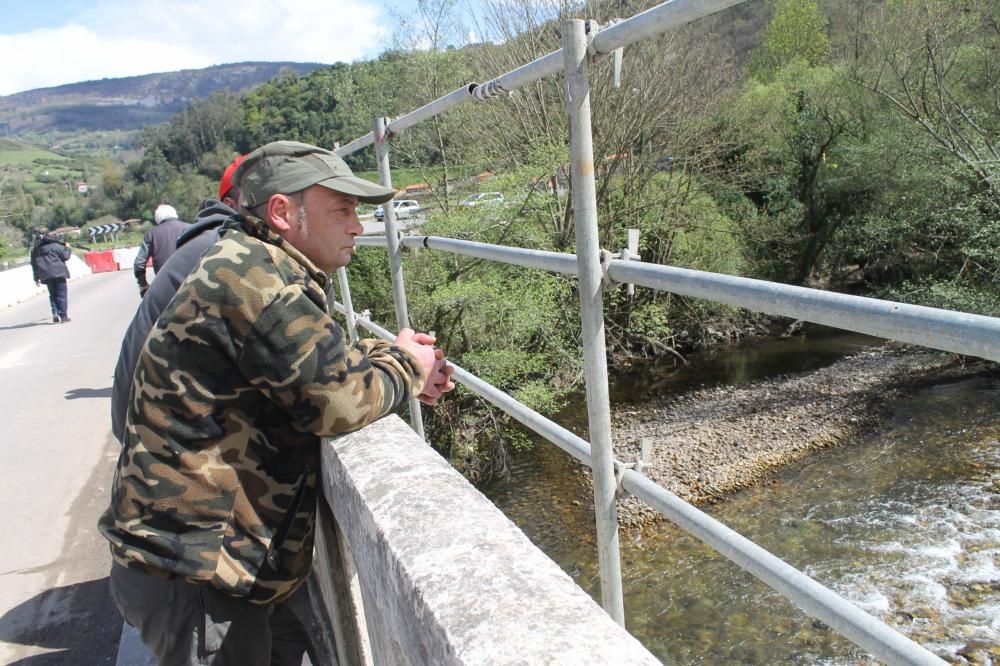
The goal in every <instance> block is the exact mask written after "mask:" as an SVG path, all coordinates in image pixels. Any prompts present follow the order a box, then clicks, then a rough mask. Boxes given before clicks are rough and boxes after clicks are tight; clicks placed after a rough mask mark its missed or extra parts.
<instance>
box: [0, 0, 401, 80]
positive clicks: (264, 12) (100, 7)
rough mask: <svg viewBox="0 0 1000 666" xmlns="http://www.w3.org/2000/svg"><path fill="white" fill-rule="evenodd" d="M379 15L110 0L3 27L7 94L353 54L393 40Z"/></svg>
mask: <svg viewBox="0 0 1000 666" xmlns="http://www.w3.org/2000/svg"><path fill="white" fill-rule="evenodd" d="M378 19H379V10H378V8H377V6H374V5H370V4H362V3H361V2H359V1H358V0H242V1H241V2H238V3H233V2H232V1H230V2H221V1H219V0H173V1H171V2H162V1H160V0H103V1H101V2H99V3H98V4H97V5H96V6H95V7H94V8H93V9H92V10H90V11H88V12H87V14H86V15H85V16H82V17H81V18H80V19H79V21H78V22H77V23H76V24H72V25H66V26H64V27H61V28H55V29H48V30H35V31H32V32H26V33H20V34H15V35H0V62H3V63H5V64H6V66H5V67H4V68H3V69H2V70H0V95H6V94H10V93H13V92H18V91H21V90H28V89H31V88H39V87H45V86H52V85H60V84H63V83H72V82H76V81H85V80H90V79H100V78H105V77H119V76H131V75H135V74H148V73H151V72H167V71H173V70H177V69H184V68H197V67H207V66H209V65H215V64H221V63H228V62H240V61H246V60H264V61H297V62H321V63H333V62H337V61H346V62H349V61H352V60H357V59H359V58H361V57H364V56H368V55H373V54H375V53H378V52H379V51H381V50H382V49H383V48H384V47H383V44H385V43H386V42H385V41H384V40H385V38H386V37H387V35H388V30H387V29H386V28H385V27H383V26H382V25H380V24H379V23H378ZM12 63H17V64H18V65H19V66H11V64H12Z"/></svg>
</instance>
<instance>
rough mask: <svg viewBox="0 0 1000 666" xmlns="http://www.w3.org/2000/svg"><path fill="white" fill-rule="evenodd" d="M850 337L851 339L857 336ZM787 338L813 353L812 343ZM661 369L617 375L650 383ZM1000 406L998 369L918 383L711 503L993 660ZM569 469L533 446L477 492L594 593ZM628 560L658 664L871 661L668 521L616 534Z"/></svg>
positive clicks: (932, 631) (814, 568)
mask: <svg viewBox="0 0 1000 666" xmlns="http://www.w3.org/2000/svg"><path fill="white" fill-rule="evenodd" d="M845 340H846V342H847V344H848V348H849V349H850V348H851V347H853V346H854V345H855V344H859V342H858V340H857V339H855V338H854V337H853V336H852V337H850V338H845ZM796 344H800V345H801V343H796ZM823 345H824V347H827V346H830V345H833V346H836V345H835V343H833V342H830V341H829V340H826V341H824V342H823ZM797 349H799V351H800V352H801V354H803V355H805V356H808V357H810V358H811V357H812V356H811V354H810V353H809V348H808V346H805V347H802V346H800V347H799V348H797ZM732 353H733V354H739V353H740V352H732ZM764 356H765V358H766V357H767V356H768V354H765V355H764ZM832 358H833V356H831V358H830V359H829V360H826V361H823V362H816V364H814V365H813V367H817V366H818V365H822V364H824V363H828V362H830V361H831V360H832ZM725 365H726V364H725V363H723V366H725ZM729 365H730V366H733V367H737V368H741V370H740V372H741V373H742V376H743V379H740V380H738V381H744V380H747V379H756V378H759V377H763V376H765V375H766V374H767V373H766V370H759V369H758V368H757V366H756V364H755V363H752V362H751V363H740V362H733V363H730V364H729ZM788 371H789V368H787V367H785V368H782V369H781V372H788ZM694 376H697V377H700V378H705V377H706V375H705V374H700V375H699V374H697V373H696V374H695V375H694ZM659 381H660V380H659V379H656V378H653V379H648V381H645V382H643V381H642V380H641V379H640V378H637V377H633V378H632V379H629V380H628V381H627V384H628V385H631V386H633V387H639V388H641V389H642V390H646V389H648V387H649V386H655V385H656V384H657V382H659ZM619 388H621V383H619ZM622 397H623V396H621V395H619V399H621V398H622ZM998 406H1000V381H998V380H996V379H995V378H990V377H980V378H973V379H968V380H963V381H960V382H955V383H950V384H944V385H939V386H935V387H932V388H928V389H924V390H922V391H920V392H918V393H917V394H916V395H914V396H912V397H910V398H908V399H906V400H905V401H902V402H900V403H899V404H898V405H897V407H896V409H895V411H894V414H893V417H892V419H891V420H890V422H888V423H886V424H883V426H882V428H881V429H880V431H879V432H877V433H875V434H872V435H869V436H866V437H864V438H861V439H859V440H857V441H853V442H850V443H848V444H847V445H845V446H843V447H840V448H836V449H832V450H828V451H825V452H822V453H820V454H818V455H816V456H813V457H812V458H810V459H809V460H807V461H805V462H803V463H800V464H798V465H796V466H794V467H792V468H790V469H787V470H785V471H783V472H782V473H781V474H780V475H779V476H778V477H777V478H776V479H775V480H774V482H773V483H772V484H769V485H767V486H763V487H760V488H755V489H751V490H749V491H745V492H742V493H740V494H738V495H736V496H734V497H733V498H732V499H730V500H728V501H726V502H724V503H721V504H719V505H716V506H714V507H709V508H708V512H709V513H711V514H712V515H713V516H715V517H716V518H718V519H719V520H721V521H722V522H723V523H725V524H727V525H729V526H730V527H731V528H733V529H735V530H736V531H738V532H740V533H741V534H743V535H744V536H746V537H748V538H750V539H751V540H753V541H755V542H757V543H758V544H760V545H761V546H763V547H764V548H766V549H768V550H769V551H771V552H772V553H774V554H775V555H777V556H779V557H781V558H782V559H784V560H786V561H787V562H789V563H790V564H792V565H794V566H796V567H797V568H799V569H801V570H803V571H805V572H806V573H807V574H809V575H810V576H812V577H813V578H815V579H816V580H818V581H819V582H821V583H823V584H824V585H827V586H829V587H831V588H833V589H834V590H835V591H836V592H838V593H839V594H841V595H843V596H845V597H847V598H848V599H850V600H852V601H854V602H855V603H857V604H858V605H860V606H861V607H862V608H864V609H865V610H867V611H868V612H870V613H872V614H873V615H875V616H877V617H879V618H880V619H882V620H883V621H885V622H887V623H888V624H890V625H892V626H894V627H896V628H897V629H899V630H900V631H902V632H904V633H905V634H907V635H908V636H910V637H911V638H913V639H915V640H917V641H918V642H920V643H921V644H923V645H924V646H926V647H927V648H928V649H930V650H932V651H933V652H935V653H937V654H938V655H940V656H941V657H943V658H945V659H946V660H948V661H951V662H953V663H969V662H972V663H1000V441H998V440H1000V410H998ZM579 473H580V472H579V467H578V466H577V465H576V463H575V462H574V461H573V460H572V459H571V458H570V457H569V456H568V455H565V454H563V453H562V452H561V451H559V450H558V449H556V448H555V447H554V446H553V445H550V444H548V443H541V444H539V445H538V446H536V448H535V450H534V451H533V452H531V453H529V454H525V455H522V456H520V457H519V458H518V459H517V461H516V464H515V468H514V471H513V476H512V478H511V479H510V480H509V481H506V482H502V483H496V484H494V485H493V486H492V487H491V488H489V489H488V490H487V494H489V495H490V496H491V497H492V498H493V500H494V501H495V502H496V503H497V504H498V506H500V508H501V509H502V510H503V511H504V512H505V513H507V515H508V516H510V517H511V519H512V520H514V522H516V523H517V524H518V525H519V526H520V527H521V528H522V529H523V530H524V531H525V532H526V533H527V534H528V536H529V537H530V538H531V539H532V540H533V541H534V542H535V543H536V544H538V545H539V547H541V548H542V549H543V550H544V551H545V552H546V553H548V554H549V556H550V557H552V558H553V559H554V560H555V561H556V562H558V563H559V564H560V566H562V567H563V568H564V570H566V571H567V572H568V573H569V574H570V575H572V576H574V577H575V578H576V580H577V582H578V583H579V584H580V585H581V586H582V587H583V588H584V589H586V590H587V591H589V592H590V593H591V594H592V595H593V596H595V598H598V597H599V583H598V572H597V563H596V549H595V546H594V543H593V536H592V533H593V526H592V515H593V512H592V510H591V507H590V506H588V500H587V499H586V496H585V494H584V492H582V490H581V488H582V484H581V480H580V476H579ZM622 567H623V574H624V580H623V583H624V591H625V610H626V623H627V625H628V628H629V630H630V631H631V632H632V633H633V634H634V635H635V636H636V637H637V638H639V640H641V641H642V642H643V643H644V644H645V645H646V646H647V647H648V648H649V649H650V650H651V651H652V652H653V653H655V654H656V655H657V656H658V657H660V658H661V659H663V660H664V661H665V662H674V663H703V664H715V663H746V664H777V663H789V664H814V663H823V664H855V663H866V662H867V661H868V659H867V657H866V656H865V655H864V654H863V653H862V652H861V651H860V650H859V649H858V648H856V647H854V646H853V645H852V644H851V643H850V642H849V641H847V640H846V639H843V638H840V637H839V636H837V635H836V634H834V633H833V632H832V631H830V630H829V629H828V628H827V627H826V626H824V625H823V624H822V623H820V622H818V621H815V620H813V619H812V618H811V617H809V616H807V615H806V614H804V613H803V612H801V611H799V610H798V609H797V608H795V607H794V606H792V604H791V603H790V602H788V601H785V600H784V598H783V597H781V596H780V595H778V594H777V593H775V592H773V591H771V590H770V588H768V587H767V586H765V585H764V584H763V583H760V582H757V581H756V579H754V578H753V577H751V576H750V575H748V574H746V573H744V572H743V571H742V570H741V569H739V568H738V567H737V566H736V565H734V564H732V563H730V562H729V561H728V560H725V559H724V558H722V557H721V556H719V555H716V554H715V553H714V552H713V551H712V550H711V549H709V548H708V547H706V546H703V545H702V544H701V543H700V542H698V541H697V540H695V539H693V538H692V537H689V536H687V535H686V534H685V533H683V532H682V531H680V530H679V529H677V528H675V527H673V526H672V525H670V524H667V523H663V524H660V525H658V526H656V527H655V528H653V529H650V530H647V531H646V532H645V533H644V534H643V536H642V537H641V538H637V537H635V536H633V535H629V534H624V533H623V535H622ZM991 660H992V661H991Z"/></svg>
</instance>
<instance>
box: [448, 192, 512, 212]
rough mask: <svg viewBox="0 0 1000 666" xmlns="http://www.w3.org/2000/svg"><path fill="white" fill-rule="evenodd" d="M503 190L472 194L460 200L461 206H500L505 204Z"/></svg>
mask: <svg viewBox="0 0 1000 666" xmlns="http://www.w3.org/2000/svg"><path fill="white" fill-rule="evenodd" d="M503 202H504V198H503V192H477V193H476V194H470V195H469V196H467V197H465V198H464V199H462V200H461V201H459V202H458V205H459V206H470V207H472V208H475V207H477V206H500V205H503Z"/></svg>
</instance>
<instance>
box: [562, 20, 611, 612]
mask: <svg viewBox="0 0 1000 666" xmlns="http://www.w3.org/2000/svg"><path fill="white" fill-rule="evenodd" d="M562 47H563V48H562V50H563V54H564V57H565V60H564V71H565V74H566V112H567V114H568V115H569V131H570V141H569V146H570V164H571V176H572V180H573V222H574V224H575V226H576V256H577V262H578V264H579V276H580V282H579V289H580V322H581V324H582V327H583V358H584V376H585V379H586V382H587V416H588V419H587V421H588V424H589V431H590V444H591V449H592V454H593V463H592V468H591V469H592V470H593V477H594V511H595V513H596V516H597V554H598V561H599V564H600V571H601V602H602V605H603V606H604V610H605V611H606V612H607V613H608V615H610V616H611V618H612V619H613V620H614V621H615V622H617V623H618V624H620V625H622V626H624V625H625V607H624V601H623V598H622V567H621V554H620V553H619V549H618V508H617V507H616V506H615V487H616V483H615V467H614V464H615V462H614V452H613V451H612V449H611V408H610V405H609V398H608V360H607V355H606V352H605V344H604V296H603V294H602V290H603V284H602V271H601V260H600V257H601V249H600V247H599V245H598V239H597V190H596V186H595V182H594V145H593V137H592V136H591V127H590V82H589V81H588V78H587V76H588V72H587V35H586V32H585V30H584V22H583V21H581V20H579V19H573V20H569V21H564V22H563V25H562Z"/></svg>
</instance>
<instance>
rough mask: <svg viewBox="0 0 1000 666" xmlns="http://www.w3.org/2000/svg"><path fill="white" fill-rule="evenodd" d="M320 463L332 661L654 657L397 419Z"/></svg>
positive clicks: (336, 448) (322, 576) (320, 572)
mask: <svg viewBox="0 0 1000 666" xmlns="http://www.w3.org/2000/svg"><path fill="white" fill-rule="evenodd" d="M323 468H324V475H325V485H324V492H325V494H326V499H327V502H328V504H329V509H331V510H332V515H331V513H330V512H328V511H325V509H326V507H324V511H321V514H320V515H321V518H322V517H323V516H325V517H326V518H325V520H324V521H323V522H324V525H323V528H322V529H321V531H320V539H319V540H318V547H317V558H316V576H315V578H316V583H317V584H318V587H319V588H321V593H320V594H314V595H313V596H314V599H318V600H319V605H320V606H323V609H322V611H323V612H324V613H325V614H326V615H327V616H328V617H329V619H330V622H331V624H332V631H331V633H333V634H335V635H336V636H337V639H338V646H337V648H336V650H337V652H338V656H339V659H338V661H342V662H345V663H362V664H380V665H381V664H392V665H396V664H407V665H409V664H434V665H435V666H437V665H441V664H573V665H574V666H579V665H581V664H609V663H620V664H658V663H660V662H659V661H657V660H656V658H655V657H654V656H653V655H652V654H650V653H649V652H648V651H647V650H646V649H645V648H644V647H643V646H642V645H641V644H640V643H639V642H638V641H637V640H635V639H634V638H633V637H632V636H631V635H629V634H628V633H627V632H626V631H625V630H624V629H623V628H622V627H620V626H619V625H617V624H616V623H614V622H613V621H612V620H611V619H610V618H609V617H608V615H607V614H605V612H604V611H603V610H602V609H601V608H600V606H598V605H597V604H596V603H595V602H594V601H593V600H592V599H591V598H590V597H589V596H588V595H587V594H586V593H585V592H584V591H583V590H581V589H580V588H579V587H578V586H577V585H576V584H575V583H574V582H573V580H572V579H571V578H570V577H569V576H568V575H566V574H565V573H564V572H563V571H562V570H561V569H560V568H559V567H558V566H557V565H556V564H555V563H554V562H552V561H551V560H550V559H548V557H546V556H545V555H544V554H543V553H542V552H541V551H539V550H538V549H537V548H536V547H535V546H534V545H533V544H532V543H531V542H530V541H529V540H528V538H527V537H525V535H524V534H523V533H522V532H521V530H520V529H518V528H517V527H516V526H515V525H514V524H513V523H511V522H510V521H509V520H508V519H507V518H506V517H505V516H504V515H503V514H502V513H501V512H500V511H499V510H498V509H497V508H496V507H495V506H493V504H492V503H491V502H490V501H489V500H487V499H486V498H485V497H483V495H482V494H480V493H479V492H478V491H477V490H476V489H475V488H474V487H473V486H472V485H470V484H469V483H468V482H467V481H466V480H465V479H464V478H463V477H462V476H461V475H460V474H459V473H458V472H456V471H455V470H454V469H453V468H452V467H451V466H450V465H449V464H448V463H447V462H446V461H445V460H444V459H442V458H441V456H440V455H438V454H437V453H436V452H434V451H433V450H432V449H431V448H430V447H428V446H427V445H426V444H425V443H424V442H423V441H422V440H421V439H420V438H419V437H418V436H417V435H416V433H414V432H413V431H412V430H411V429H410V428H409V427H408V426H407V425H406V424H405V423H404V422H403V421H402V420H401V419H400V418H398V417H396V416H390V417H387V418H384V419H382V420H380V421H378V422H377V423H375V424H373V425H371V426H369V427H367V428H365V429H363V430H361V431H359V432H357V433H353V434H351V435H347V436H344V437H340V438H337V439H332V440H327V441H326V442H325V443H324V448H323ZM331 522H332V523H334V524H331Z"/></svg>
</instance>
